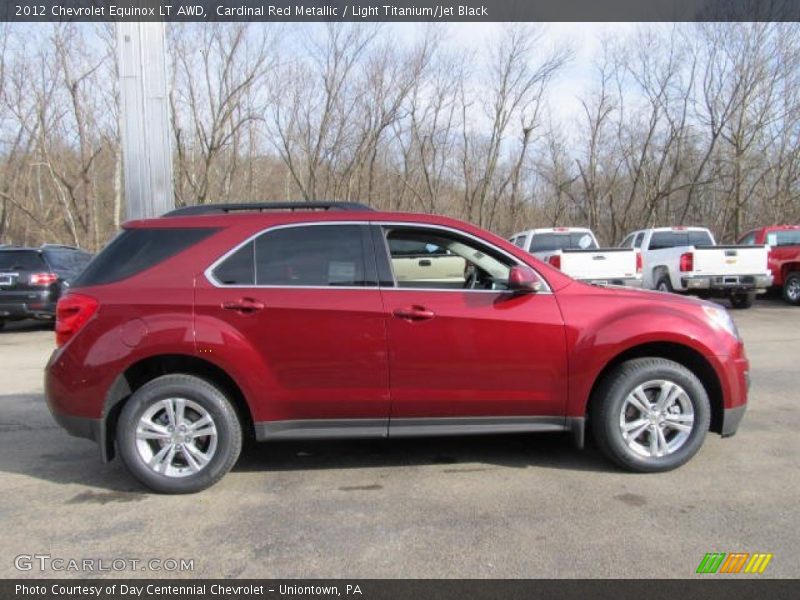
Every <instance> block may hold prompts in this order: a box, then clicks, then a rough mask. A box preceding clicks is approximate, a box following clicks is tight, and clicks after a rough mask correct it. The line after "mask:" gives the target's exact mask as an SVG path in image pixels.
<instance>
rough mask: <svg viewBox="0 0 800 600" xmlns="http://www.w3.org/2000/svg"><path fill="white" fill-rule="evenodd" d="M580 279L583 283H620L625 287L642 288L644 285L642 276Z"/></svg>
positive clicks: (619, 284)
mask: <svg viewBox="0 0 800 600" xmlns="http://www.w3.org/2000/svg"><path fill="white" fill-rule="evenodd" d="M579 281H581V282H583V283H588V284H590V285H618V286H623V287H629V288H640V287H642V278H641V277H617V278H610V279H603V278H597V279H580V280H579Z"/></svg>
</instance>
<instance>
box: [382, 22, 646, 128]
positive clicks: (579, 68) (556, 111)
mask: <svg viewBox="0 0 800 600" xmlns="http://www.w3.org/2000/svg"><path fill="white" fill-rule="evenodd" d="M442 26H443V27H446V28H447V31H448V35H449V39H450V43H452V44H455V45H462V44H463V45H464V46H469V47H472V48H476V49H478V50H479V51H485V48H486V47H487V45H488V44H491V41H492V39H493V38H494V37H495V36H497V35H498V34H499V32H500V29H501V27H502V26H503V24H502V23H448V24H446V25H442ZM544 26H545V28H546V31H547V37H548V38H549V40H548V42H550V43H559V42H569V43H570V44H571V45H572V47H573V49H574V51H575V56H574V58H573V60H572V62H571V63H570V64H569V65H568V67H567V68H566V69H564V71H563V72H562V73H561V75H560V76H559V77H558V79H557V80H556V81H554V82H553V84H552V87H551V89H550V93H549V94H548V95H547V96H548V104H549V105H550V108H551V110H552V112H553V116H554V117H556V118H557V119H558V120H559V121H561V122H565V121H569V120H570V119H574V118H576V117H577V116H579V115H580V114H581V110H582V109H581V106H580V103H579V101H578V99H577V97H578V96H579V95H580V94H581V92H583V91H585V89H586V88H587V87H588V86H589V83H590V81H591V79H592V76H593V73H592V61H593V59H594V57H595V56H596V55H597V53H598V51H599V48H600V40H601V39H602V38H603V37H604V36H606V35H625V34H627V33H629V32H631V31H632V30H634V29H635V28H636V27H637V26H638V23H547V24H544ZM387 27H388V28H390V29H391V30H393V31H394V32H396V33H397V35H398V36H401V37H403V38H405V39H413V38H414V36H416V35H418V34H419V32H420V30H421V27H422V24H420V23H395V24H387Z"/></svg>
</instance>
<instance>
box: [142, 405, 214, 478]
mask: <svg viewBox="0 0 800 600" xmlns="http://www.w3.org/2000/svg"><path fill="white" fill-rule="evenodd" d="M136 450H137V452H138V454H139V457H140V458H141V459H142V461H143V462H144V464H145V465H147V467H148V468H150V469H151V470H152V471H154V472H155V473H159V474H161V475H165V476H167V477H186V476H189V475H193V474H195V473H197V472H199V471H202V470H203V469H204V468H205V467H206V466H207V465H208V464H209V463H210V462H211V459H212V458H213V457H214V454H215V453H216V451H217V426H216V424H215V422H214V419H213V417H212V416H211V414H210V413H209V412H208V411H207V410H206V409H205V408H203V407H202V406H200V405H199V404H198V403H197V402H194V401H192V400H189V399H187V398H165V399H163V400H159V401H157V402H155V403H153V404H152V405H151V406H149V407H148V408H147V410H145V412H144V413H143V414H142V416H141V417H140V418H139V422H138V424H137V427H136Z"/></svg>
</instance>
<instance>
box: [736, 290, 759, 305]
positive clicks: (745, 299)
mask: <svg viewBox="0 0 800 600" xmlns="http://www.w3.org/2000/svg"><path fill="white" fill-rule="evenodd" d="M755 299H756V293H755V292H740V293H733V294H731V306H732V307H733V308H737V309H741V308H750V307H751V306H753V302H755Z"/></svg>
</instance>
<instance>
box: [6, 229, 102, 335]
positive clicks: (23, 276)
mask: <svg viewBox="0 0 800 600" xmlns="http://www.w3.org/2000/svg"><path fill="white" fill-rule="evenodd" d="M91 258H92V255H91V254H89V253H88V252H85V251H84V250H81V249H79V248H73V247H72V246H59V245H56V244H45V245H44V246H42V247H40V248H19V247H15V246H2V247H0V328H2V327H3V326H4V325H5V324H6V322H8V321H17V320H21V319H44V320H52V319H53V318H54V317H55V314H56V302H58V299H59V297H61V294H62V292H63V291H64V289H65V288H67V287H68V286H69V284H70V282H71V281H72V280H73V279H74V278H75V277H77V276H78V275H79V274H80V272H81V271H83V268H84V267H85V266H86V265H87V264H88V263H89V261H90V260H91Z"/></svg>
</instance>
